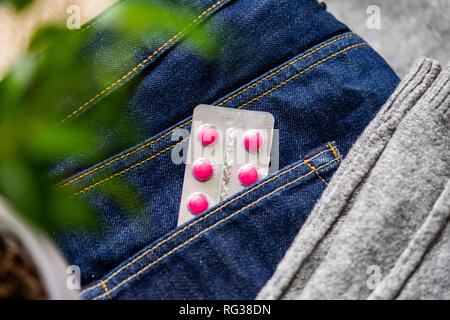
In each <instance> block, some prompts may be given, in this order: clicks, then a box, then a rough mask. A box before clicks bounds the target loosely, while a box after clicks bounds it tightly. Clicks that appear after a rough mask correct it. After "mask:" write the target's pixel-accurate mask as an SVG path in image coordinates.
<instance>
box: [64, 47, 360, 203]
mask: <svg viewBox="0 0 450 320" xmlns="http://www.w3.org/2000/svg"><path fill="white" fill-rule="evenodd" d="M365 45H367V43H365V42H363V43H358V44H354V45H351V46H349V47H347V48H345V49H342V50H340V51H338V52H336V53H333V54H332V55H330V56H328V57H327V58H324V59H322V60H320V61H318V62H316V63H314V64H312V65H311V66H309V67H308V68H306V69H304V70H302V71H300V72H299V73H297V74H295V75H293V76H292V77H290V78H289V79H287V80H285V81H283V82H281V83H279V84H278V85H277V86H275V87H273V88H272V89H270V90H268V91H266V92H264V93H263V94H261V95H259V96H257V97H255V98H253V99H251V100H250V101H248V102H246V103H244V104H242V105H241V106H239V107H237V109H241V108H243V107H246V106H248V105H249V104H251V103H253V102H255V101H257V100H259V99H261V98H263V97H264V96H266V95H268V94H269V93H271V92H273V91H275V90H277V89H279V88H281V87H282V86H284V85H285V84H286V83H288V82H290V81H292V80H294V79H295V78H297V77H299V76H301V75H302V74H304V73H306V72H307V71H309V70H311V69H313V68H315V67H316V66H318V65H320V64H322V63H324V62H326V61H328V60H330V59H332V58H334V57H336V56H338V55H340V54H342V53H344V52H346V51H348V50H350V49H353V48H356V47H360V46H365ZM191 121H192V120H189V122H191ZM186 124H187V123H186ZM186 124H185V125H186ZM180 127H181V126H180ZM174 130H175V129H174ZM167 134H169V133H167ZM185 139H186V138H185ZM183 141H184V140H182V141H180V142H177V143H176V144H174V145H172V146H169V147H167V148H166V149H164V150H163V151H160V152H158V153H157V154H155V155H153V156H151V157H149V158H147V159H145V160H143V161H141V162H139V163H137V164H134V165H132V166H130V167H128V168H127V169H125V170H123V171H121V172H116V173H115V174H113V175H111V176H110V177H108V178H106V179H103V180H100V181H98V182H96V183H94V184H92V185H90V186H88V187H86V188H84V189H82V190H80V191H78V192H76V193H74V194H73V195H72V196H74V197H75V196H78V195H80V194H83V193H85V192H86V191H88V190H91V189H92V188H95V187H96V186H98V185H100V184H102V183H104V182H107V181H109V180H111V179H113V178H115V177H117V176H120V175H122V174H123V173H126V172H128V171H130V170H131V169H134V168H136V167H138V166H141V165H142V164H144V163H146V162H148V161H149V160H151V159H153V158H155V157H157V156H159V155H161V154H163V153H165V152H166V151H169V150H171V149H172V148H174V147H175V146H177V145H178V144H180V143H181V142H183Z"/></svg>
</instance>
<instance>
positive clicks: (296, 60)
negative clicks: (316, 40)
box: [62, 33, 356, 187]
mask: <svg viewBox="0 0 450 320" xmlns="http://www.w3.org/2000/svg"><path fill="white" fill-rule="evenodd" d="M354 36H356V34H354V33H353V34H349V35H345V36H342V37H339V38H337V39H334V40H332V41H330V42H327V43H325V44H323V45H321V46H320V47H318V48H316V49H314V50H313V51H311V52H308V53H306V54H305V55H302V56H301V57H299V58H297V59H295V60H294V61H291V62H290V63H289V64H287V65H285V66H283V67H280V68H279V69H277V70H275V71H274V72H272V73H271V74H270V75H268V76H266V77H264V78H262V79H260V80H259V81H258V82H256V83H253V84H251V85H249V86H247V87H246V88H245V89H243V90H241V91H240V92H238V93H236V94H234V95H233V96H231V97H229V98H227V99H226V100H224V101H222V102H221V103H219V104H218V106H222V105H224V104H225V103H227V102H228V101H230V100H232V99H234V98H236V97H238V96H240V95H241V94H242V93H244V92H246V91H247V90H249V89H252V88H254V87H256V86H257V85H259V84H261V83H262V82H264V81H265V80H267V79H269V78H271V77H273V76H274V75H276V74H278V73H280V72H281V71H283V70H285V69H286V68H288V67H290V66H291V65H292V64H294V63H296V62H298V61H300V60H302V59H304V58H306V57H308V56H310V55H312V54H313V53H316V52H318V51H320V50H321V49H323V48H325V47H327V46H329V45H331V44H333V43H335V42H337V41H340V40H343V39H345V38H349V37H354ZM191 122H192V120H188V121H187V122H185V123H183V124H182V125H179V126H177V127H176V128H174V129H172V130H170V131H169V132H167V133H165V134H163V135H162V136H160V137H158V138H156V139H155V140H152V141H149V142H148V143H146V144H144V145H142V146H140V147H138V148H136V149H134V150H133V151H130V152H128V153H126V154H124V155H121V156H119V157H116V158H114V159H112V160H111V161H108V162H107V163H105V164H103V165H101V166H99V167H97V168H93V169H92V170H90V171H88V172H86V173H84V174H82V175H80V176H78V177H75V178H73V179H71V180H69V181H67V182H66V183H64V184H63V185H62V187H66V186H68V185H70V184H71V183H73V182H76V181H78V180H80V179H82V178H84V177H86V176H88V175H90V174H91V173H94V172H96V171H99V170H101V169H104V168H106V167H108V166H110V165H111V164H113V163H115V162H117V161H119V160H122V159H124V158H126V157H128V156H131V155H133V154H135V153H136V152H138V151H140V150H142V149H145V148H147V147H149V146H151V145H152V144H154V143H156V142H158V141H160V140H162V139H164V138H165V137H167V136H168V135H170V134H171V133H172V132H174V131H176V130H178V129H181V128H183V127H185V126H186V125H188V124H189V123H191Z"/></svg>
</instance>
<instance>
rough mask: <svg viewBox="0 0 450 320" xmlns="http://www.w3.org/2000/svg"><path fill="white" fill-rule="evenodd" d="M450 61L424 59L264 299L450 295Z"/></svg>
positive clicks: (338, 177)
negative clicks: (441, 63)
mask: <svg viewBox="0 0 450 320" xmlns="http://www.w3.org/2000/svg"><path fill="white" fill-rule="evenodd" d="M440 69H441V68H440V66H439V65H438V64H437V63H436V62H434V61H432V60H429V59H424V58H422V59H419V60H418V61H416V62H415V64H414V66H413V67H412V70H411V72H410V73H409V74H408V76H407V77H406V78H405V80H404V81H402V83H401V84H400V85H399V87H398V88H397V90H396V91H395V93H394V94H393V95H392V97H391V98H390V99H389V101H388V102H387V103H386V105H385V106H383V108H382V109H381V110H380V112H379V113H378V115H377V116H376V118H375V119H374V120H373V121H372V122H371V124H370V125H369V126H368V127H367V129H366V130H365V131H364V133H363V134H362V136H361V137H360V139H358V141H357V142H356V143H355V145H354V146H353V148H352V149H351V151H350V152H349V154H348V155H347V158H346V159H345V161H344V162H343V164H342V165H341V167H340V168H339V169H338V171H337V172H336V174H335V175H334V177H333V179H332V181H331V183H330V185H329V187H328V188H327V189H326V190H325V192H324V194H323V196H322V198H321V199H320V200H319V202H318V203H317V205H316V207H315V208H314V210H313V212H312V213H311V215H310V217H309V219H308V220H307V221H306V223H305V225H304V226H303V227H302V229H301V230H300V233H299V234H298V235H297V237H296V239H295V240H294V243H293V245H292V247H291V248H290V249H289V250H288V252H287V253H286V255H285V257H284V258H283V260H282V261H281V263H280V264H279V266H278V267H277V270H276V272H275V274H274V275H273V277H272V278H271V279H270V280H269V282H268V283H267V284H266V286H265V287H264V288H263V289H262V290H261V292H260V293H259V295H258V297H257V299H367V298H370V299H393V298H399V299H412V298H424V299H427V298H429V299H440V298H449V295H450V288H449V284H450V278H449V277H450V261H449V257H450V255H449V252H450V250H449V239H448V236H449V231H448V220H449V214H450V213H449V212H450V205H449V198H450V186H447V187H446V185H447V184H448V183H449V179H450V124H449V122H450V120H449V118H450V111H449V109H450V97H449V95H450V66H449V67H448V68H447V69H446V70H445V71H444V72H442V73H440ZM429 272H432V273H433V274H429Z"/></svg>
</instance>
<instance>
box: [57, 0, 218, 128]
mask: <svg viewBox="0 0 450 320" xmlns="http://www.w3.org/2000/svg"><path fill="white" fill-rule="evenodd" d="M224 1H225V0H220V1H218V2H216V3H215V4H214V5H213V6H211V7H210V8H209V9H207V10H205V11H203V12H202V14H201V15H199V16H198V17H197V18H195V19H194V20H193V21H192V22H191V23H189V24H188V25H187V26H186V27H184V28H183V29H181V31H180V32H178V33H177V34H176V35H174V36H173V37H172V38H170V39H169V40H168V41H167V42H166V43H165V44H163V45H162V46H161V47H159V48H158V50H156V51H155V52H153V53H152V54H151V55H150V56H149V57H148V58H147V59H145V60H144V61H142V62H141V63H139V64H138V65H137V66H136V67H134V68H133V69H132V70H131V71H130V72H128V73H127V74H126V75H124V76H123V77H122V78H120V79H119V80H117V81H116V82H114V83H113V84H112V85H110V86H109V87H107V88H106V89H104V90H103V91H102V92H100V93H98V94H97V95H96V96H95V97H93V98H92V99H91V100H89V101H88V102H86V103H85V104H83V105H82V106H81V107H79V108H78V109H77V110H75V111H73V112H72V113H71V114H69V115H68V116H67V117H66V118H65V119H63V120H62V121H61V123H64V122H66V121H67V120H69V119H70V118H72V117H73V116H75V115H76V114H77V113H78V112H80V111H81V110H83V109H84V108H86V107H87V106H88V105H89V104H91V103H92V102H94V101H95V100H97V98H99V97H101V96H102V95H103V94H105V93H106V92H108V91H109V90H111V89H112V88H113V87H115V86H116V85H118V84H119V83H121V82H122V81H123V80H125V79H126V78H128V77H129V76H131V75H132V74H133V73H135V72H136V71H137V70H138V69H139V68H140V67H142V66H143V65H144V64H146V63H147V62H148V61H149V60H150V59H152V58H153V57H154V56H155V55H156V54H158V53H159V52H160V51H161V50H163V49H164V48H165V47H166V46H167V45H169V44H170V43H172V42H173V41H174V40H175V39H177V38H178V37H179V36H180V35H182V34H183V33H184V32H186V31H187V30H188V29H189V28H190V27H191V26H192V25H194V24H195V23H197V21H198V20H200V19H201V18H202V17H203V16H204V15H206V14H207V13H208V12H209V11H211V10H212V9H214V8H215V7H217V6H218V5H219V4H221V3H222V2H224Z"/></svg>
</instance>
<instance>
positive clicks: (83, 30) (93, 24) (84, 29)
mask: <svg viewBox="0 0 450 320" xmlns="http://www.w3.org/2000/svg"><path fill="white" fill-rule="evenodd" d="M127 1H128V0H123V1H121V2H119V3H118V4H117V6H120V5H122V4H124V3H125V2H127ZM116 3H117V1H116V2H114V4H116ZM111 9H113V8H111ZM108 13H109V12H105V15H104V16H103V17H101V18H99V19H97V20H95V21H94V22H92V23H91V24H90V25H88V26H87V27H86V28H83V29H81V32H85V31H86V30H88V29H90V28H91V27H93V26H95V25H96V24H97V23H99V22H100V21H102V20H103V19H105V18H106V16H107V15H108Z"/></svg>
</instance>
